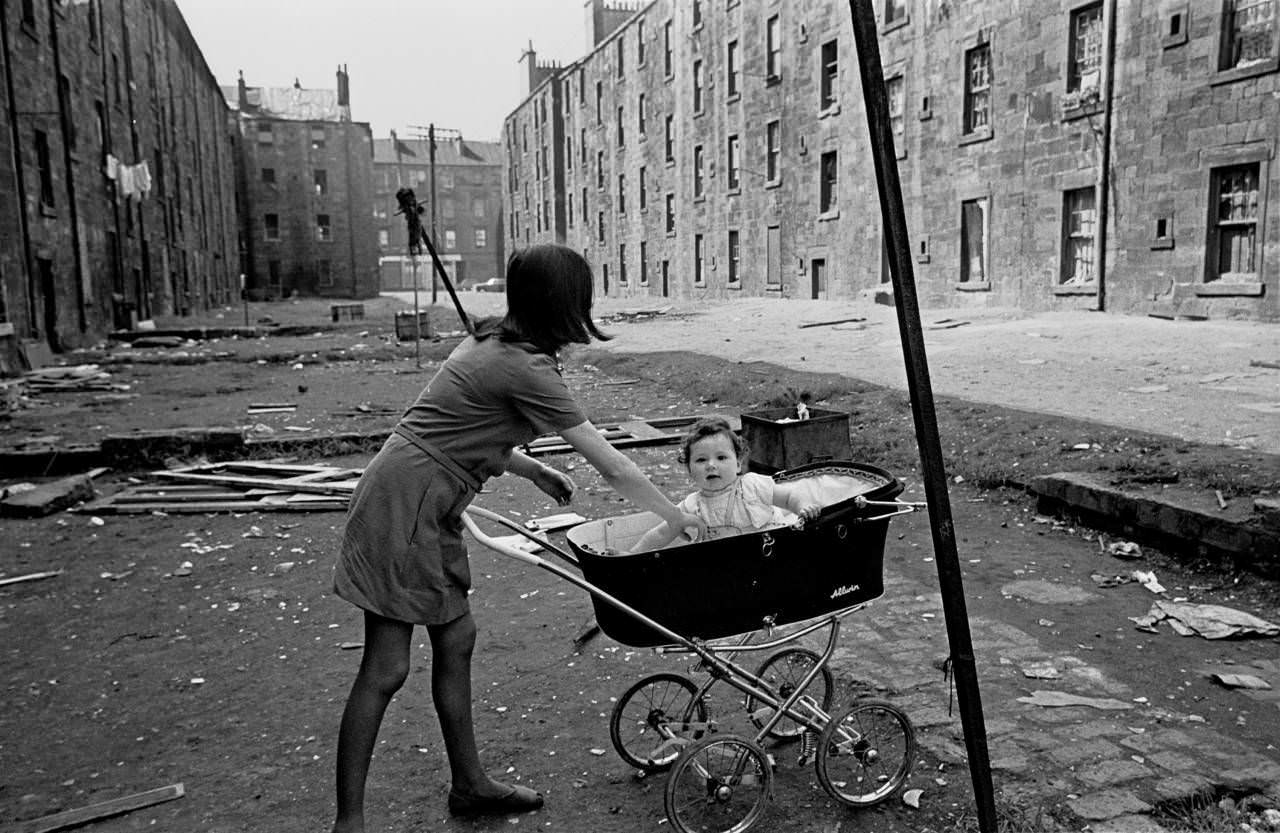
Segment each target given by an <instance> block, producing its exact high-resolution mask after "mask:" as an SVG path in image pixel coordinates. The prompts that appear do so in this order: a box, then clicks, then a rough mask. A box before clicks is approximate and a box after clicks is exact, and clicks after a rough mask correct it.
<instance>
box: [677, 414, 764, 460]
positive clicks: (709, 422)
mask: <svg viewBox="0 0 1280 833" xmlns="http://www.w3.org/2000/svg"><path fill="white" fill-rule="evenodd" d="M717 434H724V435H725V436H727V437H729V439H730V440H732V441H733V451H734V453H735V454H737V455H738V463H739V464H740V465H741V466H746V464H747V453H748V452H750V451H751V447H750V446H749V445H747V441H746V440H744V439H743V438H742V437H740V436H738V433H737V432H736V431H734V430H733V426H731V425H730V424H729V420H727V419H725V418H724V417H703V418H702V419H700V420H698V421H697V422H696V423H694V425H693V427H692V428H690V429H689V432H688V433H687V434H685V435H684V438H683V439H681V440H680V453H679V455H677V456H676V460H678V461H679V462H680V464H681V465H683V466H685V467H686V468H687V467H688V466H689V449H690V448H692V447H693V444H694V443H696V442H697V441H698V440H705V439H706V438H707V437H714V436H715V435H717Z"/></svg>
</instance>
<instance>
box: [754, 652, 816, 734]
mask: <svg viewBox="0 0 1280 833" xmlns="http://www.w3.org/2000/svg"><path fill="white" fill-rule="evenodd" d="M821 662H822V658H821V657H819V656H818V655H817V654H816V653H814V652H813V651H810V650H808V649H807V648H785V649H783V650H781V651H778V652H777V653H776V654H773V655H772V656H770V657H769V658H768V659H766V660H765V661H764V662H762V663H761V664H760V668H759V669H757V670H756V676H757V677H759V678H760V679H762V680H764V681H765V682H766V683H768V684H769V687H770V688H772V689H773V690H774V691H775V692H777V694H778V696H779V697H780V698H782V699H784V700H785V699H786V698H788V697H790V696H791V695H792V694H793V693H794V692H795V690H796V688H797V687H798V686H799V685H800V681H801V680H803V679H804V677H805V675H806V674H808V673H809V671H810V670H812V668H813V667H814V666H815V665H818V664H819V663H821ZM809 685H810V686H814V685H819V686H821V687H822V688H821V691H819V690H816V689H815V690H814V691H813V692H811V695H810V696H812V697H813V699H814V701H815V702H816V703H817V704H818V705H819V706H821V707H822V710H823V711H824V712H826V711H830V710H831V695H832V692H833V691H834V690H835V680H834V678H833V677H832V676H831V669H829V668H827V667H826V666H825V665H823V666H822V672H821V673H820V674H819V675H818V676H817V677H815V678H814V680H813V682H811V683H810V684H809ZM757 712H759V714H758V715H757ZM747 713H748V714H749V715H751V720H752V722H754V723H755V724H756V726H757V727H760V726H763V725H764V724H765V722H766V721H767V720H768V719H769V718H771V717H773V709H771V708H769V707H767V706H765V705H764V704H763V703H760V702H758V701H757V700H756V699H755V698H753V697H747ZM803 734H804V726H802V725H800V724H799V723H797V722H796V721H794V720H791V719H790V718H786V717H784V718H782V719H781V720H779V721H778V723H777V724H776V725H775V726H774V727H773V728H772V729H770V730H769V737H771V738H773V739H774V740H794V739H795V738H798V737H800V736H801V735H803Z"/></svg>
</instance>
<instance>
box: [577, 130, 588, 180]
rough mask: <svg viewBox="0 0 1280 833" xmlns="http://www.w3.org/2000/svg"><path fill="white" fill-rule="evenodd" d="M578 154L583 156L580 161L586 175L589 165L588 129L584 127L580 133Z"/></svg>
mask: <svg viewBox="0 0 1280 833" xmlns="http://www.w3.org/2000/svg"><path fill="white" fill-rule="evenodd" d="M578 153H580V154H581V156H580V157H579V161H580V162H582V165H583V173H586V165H587V129H586V128H585V127H584V128H582V129H581V130H579V131H578Z"/></svg>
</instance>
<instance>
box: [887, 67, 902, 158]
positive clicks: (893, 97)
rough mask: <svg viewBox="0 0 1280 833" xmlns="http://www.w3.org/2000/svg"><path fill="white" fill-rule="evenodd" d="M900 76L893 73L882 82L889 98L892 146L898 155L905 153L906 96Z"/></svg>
mask: <svg viewBox="0 0 1280 833" xmlns="http://www.w3.org/2000/svg"><path fill="white" fill-rule="evenodd" d="M902 87H903V84H902V76H901V75H895V76H894V77H892V78H889V79H887V80H886V81H885V82H884V89H885V96H886V97H887V98H888V99H889V129H890V130H891V131H893V147H894V150H895V152H896V153H897V155H898V157H899V158H901V157H903V156H905V155H906V148H907V146H906V138H907V135H906V127H907V119H906V109H907V102H906V96H905V93H904V92H903V89H902Z"/></svg>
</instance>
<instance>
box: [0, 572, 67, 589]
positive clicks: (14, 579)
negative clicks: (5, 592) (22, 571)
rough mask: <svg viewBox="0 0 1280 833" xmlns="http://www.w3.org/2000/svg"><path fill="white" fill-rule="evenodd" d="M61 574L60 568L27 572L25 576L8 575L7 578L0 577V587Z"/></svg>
mask: <svg viewBox="0 0 1280 833" xmlns="http://www.w3.org/2000/svg"><path fill="white" fill-rule="evenodd" d="M60 575H62V571H61V570H46V571H45V572H43V573H27V574H26V575H25V576H10V577H9V578H0V587H6V586H8V585H10V584H18V583H20V582H24V581H39V580H40V579H43V578H53V577H54V576H60Z"/></svg>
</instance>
